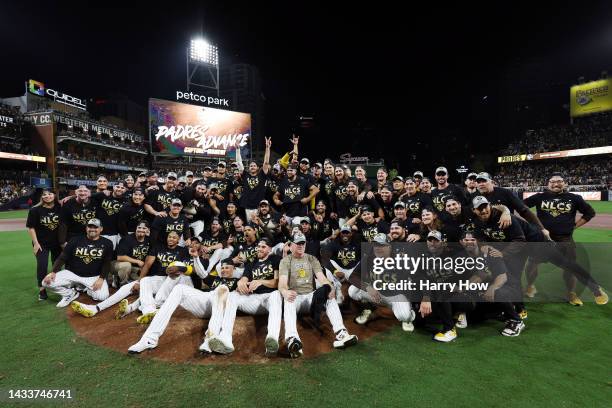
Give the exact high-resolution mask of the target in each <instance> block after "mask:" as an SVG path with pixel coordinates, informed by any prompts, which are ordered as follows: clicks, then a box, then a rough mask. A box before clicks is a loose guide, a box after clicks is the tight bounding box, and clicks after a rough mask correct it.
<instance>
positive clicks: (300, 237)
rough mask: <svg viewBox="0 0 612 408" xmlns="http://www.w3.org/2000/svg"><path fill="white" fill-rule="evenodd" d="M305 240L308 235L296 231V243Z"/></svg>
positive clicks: (294, 235)
mask: <svg viewBox="0 0 612 408" xmlns="http://www.w3.org/2000/svg"><path fill="white" fill-rule="evenodd" d="M303 242H306V236H305V235H304V234H302V233H301V232H296V233H295V234H293V243H294V244H301V243H303Z"/></svg>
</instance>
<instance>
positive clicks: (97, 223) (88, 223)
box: [87, 218, 102, 228]
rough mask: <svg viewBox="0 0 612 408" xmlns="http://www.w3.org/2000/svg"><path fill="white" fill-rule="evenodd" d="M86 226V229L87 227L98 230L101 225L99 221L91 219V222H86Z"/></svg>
mask: <svg viewBox="0 0 612 408" xmlns="http://www.w3.org/2000/svg"><path fill="white" fill-rule="evenodd" d="M87 226H88V227H89V226H94V227H97V228H100V227H102V223H101V222H100V220H99V219H97V218H92V219H91V220H89V221H87Z"/></svg>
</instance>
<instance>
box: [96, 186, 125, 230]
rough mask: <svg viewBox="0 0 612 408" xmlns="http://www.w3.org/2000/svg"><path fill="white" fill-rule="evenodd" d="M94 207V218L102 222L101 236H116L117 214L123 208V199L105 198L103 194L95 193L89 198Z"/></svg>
mask: <svg viewBox="0 0 612 408" xmlns="http://www.w3.org/2000/svg"><path fill="white" fill-rule="evenodd" d="M91 200H92V201H93V203H94V204H95V206H96V217H97V218H98V219H99V220H100V221H101V222H102V227H103V230H102V234H104V235H117V234H118V233H119V228H118V227H119V212H120V211H121V208H122V207H123V203H124V198H123V197H120V198H115V197H113V196H112V194H111V195H110V196H107V195H106V194H104V193H96V194H93V195H92V196H91Z"/></svg>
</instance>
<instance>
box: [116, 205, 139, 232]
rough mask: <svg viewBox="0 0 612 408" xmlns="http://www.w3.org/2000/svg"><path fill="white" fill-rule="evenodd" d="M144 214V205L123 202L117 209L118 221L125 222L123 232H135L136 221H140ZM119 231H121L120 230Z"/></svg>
mask: <svg viewBox="0 0 612 408" xmlns="http://www.w3.org/2000/svg"><path fill="white" fill-rule="evenodd" d="M144 214H145V210H144V205H142V204H141V205H138V206H137V205H135V204H134V203H129V202H128V203H125V204H124V205H123V207H121V210H119V222H120V223H125V228H126V229H127V231H125V232H135V231H136V227H137V226H138V223H139V222H140V221H142V219H143V217H144ZM120 232H121V231H120Z"/></svg>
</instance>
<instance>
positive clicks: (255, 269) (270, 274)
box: [242, 255, 280, 293]
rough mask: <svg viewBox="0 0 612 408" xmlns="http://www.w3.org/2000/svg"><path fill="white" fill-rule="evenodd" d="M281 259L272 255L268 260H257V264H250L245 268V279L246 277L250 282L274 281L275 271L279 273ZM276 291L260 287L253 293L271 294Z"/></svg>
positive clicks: (263, 286)
mask: <svg viewBox="0 0 612 408" xmlns="http://www.w3.org/2000/svg"><path fill="white" fill-rule="evenodd" d="M279 263H280V258H279V257H278V256H274V255H270V256H268V258H266V260H264V261H262V260H261V259H259V258H257V259H256V260H255V262H252V263H249V264H247V265H246V266H245V268H244V274H243V275H242V276H243V277H246V278H247V279H248V280H249V282H250V281H253V280H270V279H274V271H278V265H279ZM275 290H276V289H274V288H269V287H267V286H265V285H260V286H259V287H258V288H257V289H255V291H254V292H253V293H269V292H274V291H275Z"/></svg>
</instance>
